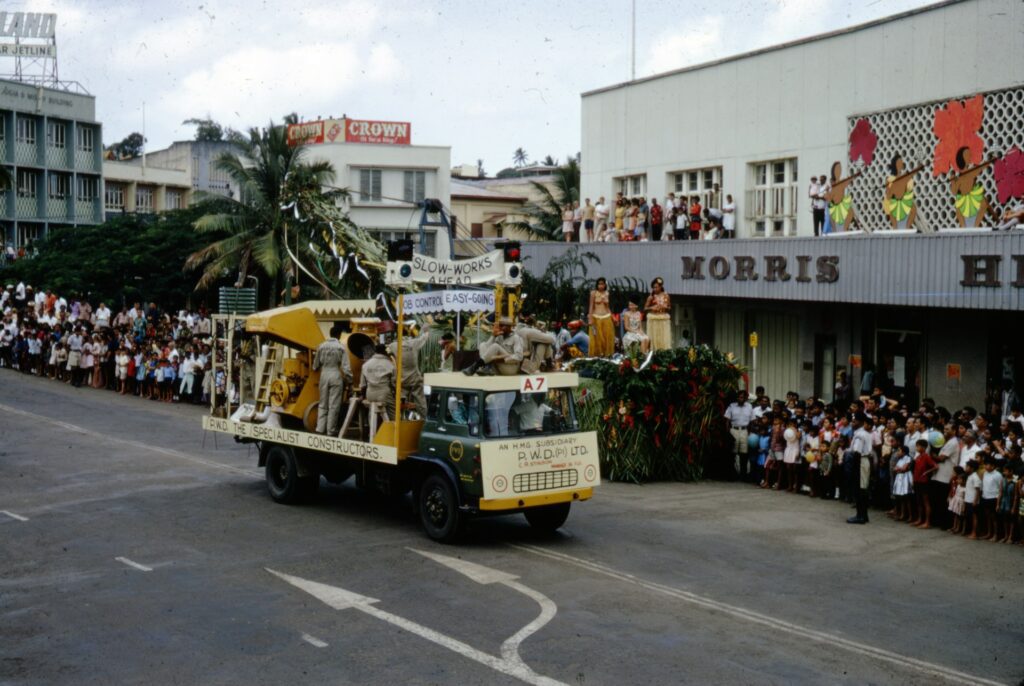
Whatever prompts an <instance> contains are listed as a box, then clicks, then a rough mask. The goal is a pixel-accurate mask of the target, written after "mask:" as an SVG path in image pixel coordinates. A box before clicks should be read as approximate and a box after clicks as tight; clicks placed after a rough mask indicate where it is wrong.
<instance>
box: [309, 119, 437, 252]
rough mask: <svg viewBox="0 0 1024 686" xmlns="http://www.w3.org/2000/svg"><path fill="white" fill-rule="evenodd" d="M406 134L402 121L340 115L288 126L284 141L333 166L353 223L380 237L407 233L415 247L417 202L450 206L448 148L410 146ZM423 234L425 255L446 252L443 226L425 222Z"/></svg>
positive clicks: (392, 237)
mask: <svg viewBox="0 0 1024 686" xmlns="http://www.w3.org/2000/svg"><path fill="white" fill-rule="evenodd" d="M403 127H404V128H403ZM411 138H412V134H411V125H410V124H408V123H405V122H376V121H366V120H357V119H348V118H345V119H328V120H323V121H316V122H304V123H301V124H295V125H292V126H289V140H292V141H296V142H300V141H301V142H303V143H304V144H305V145H306V146H307V151H306V153H305V155H306V160H307V161H315V160H324V161H327V162H329V163H330V164H331V165H332V166H333V167H334V171H335V174H336V178H335V185H336V186H337V187H339V188H345V189H347V190H348V191H349V196H350V199H349V202H348V204H347V205H346V209H347V210H348V212H349V216H350V217H351V218H352V220H353V221H354V222H355V223H356V224H357V225H358V226H359V227H361V228H363V229H366V230H367V231H370V232H371V233H373V234H375V235H376V236H377V238H379V239H380V240H382V241H388V240H395V239H399V238H405V237H408V238H411V239H413V240H414V241H415V242H416V245H417V251H419V244H420V241H419V224H420V219H421V217H422V212H423V211H422V208H421V205H420V203H422V202H423V201H424V200H427V199H437V200H440V201H441V203H442V204H443V206H444V207H445V210H446V212H447V211H448V209H449V208H450V207H451V177H450V174H449V169H450V167H451V147H449V146H439V145H412V144H411ZM432 219H437V216H436V215H435V216H433V217H432ZM424 234H425V235H424V239H425V243H426V251H425V252H426V253H427V254H429V255H432V256H435V257H439V258H444V259H447V258H448V257H449V256H450V255H451V254H452V250H453V242H452V238H453V236H452V234H451V233H450V232H449V231H448V230H447V229H445V228H444V227H439V226H427V227H425V228H424Z"/></svg>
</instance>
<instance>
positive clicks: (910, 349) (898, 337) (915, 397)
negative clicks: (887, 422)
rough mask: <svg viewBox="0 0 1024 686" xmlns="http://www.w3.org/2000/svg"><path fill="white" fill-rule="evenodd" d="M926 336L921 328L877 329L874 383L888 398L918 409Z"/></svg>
mask: <svg viewBox="0 0 1024 686" xmlns="http://www.w3.org/2000/svg"><path fill="white" fill-rule="evenodd" d="M922 342H923V339H922V337H921V333H920V332H918V331H893V330H891V329H878V330H877V331H876V332H875V369H877V370H878V371H877V372H876V375H875V385H876V386H881V387H882V392H883V393H884V394H885V395H886V397H887V398H893V399H895V400H899V401H900V402H902V403H906V405H907V407H910V408H912V409H915V410H916V409H917V407H918V405H919V404H920V401H921V391H922V388H921V369H922V368H923V365H924V353H923V350H922Z"/></svg>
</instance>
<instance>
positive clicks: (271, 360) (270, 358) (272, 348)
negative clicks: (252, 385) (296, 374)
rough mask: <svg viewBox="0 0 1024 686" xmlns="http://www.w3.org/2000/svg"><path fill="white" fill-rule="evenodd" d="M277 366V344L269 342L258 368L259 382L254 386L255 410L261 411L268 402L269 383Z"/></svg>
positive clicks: (271, 381)
mask: <svg viewBox="0 0 1024 686" xmlns="http://www.w3.org/2000/svg"><path fill="white" fill-rule="evenodd" d="M276 367H277V346H276V345H274V344H273V343H271V344H270V345H269V346H268V347H267V356H266V357H265V358H264V359H263V367H262V368H261V369H260V382H259V384H258V385H257V386H256V412H262V411H263V410H264V409H265V408H266V407H267V405H269V404H270V385H271V384H272V383H273V381H274V370H275V369H276Z"/></svg>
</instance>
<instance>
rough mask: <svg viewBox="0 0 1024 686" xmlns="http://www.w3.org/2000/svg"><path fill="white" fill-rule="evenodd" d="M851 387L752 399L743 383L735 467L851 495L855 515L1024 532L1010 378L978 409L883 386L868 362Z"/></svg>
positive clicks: (798, 487) (984, 531)
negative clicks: (827, 396) (911, 400)
mask: <svg viewBox="0 0 1024 686" xmlns="http://www.w3.org/2000/svg"><path fill="white" fill-rule="evenodd" d="M861 391H862V393H861V394H860V395H858V396H856V397H851V395H852V394H851V392H850V387H849V384H848V383H847V381H846V379H845V378H844V377H841V378H840V379H839V381H838V382H837V384H836V396H835V397H836V399H835V400H834V401H833V402H828V403H826V402H824V401H823V400H822V399H820V398H807V399H801V398H800V397H799V396H798V395H797V394H796V393H792V392H791V393H787V394H786V398H785V400H772V399H771V398H770V397H769V396H768V395H766V394H765V392H764V389H763V388H760V387H759V388H757V389H756V394H755V395H756V397H755V399H754V401H753V402H750V401H749V400H748V397H747V394H746V392H745V391H741V392H740V393H739V394H738V395H737V397H736V398H735V401H734V402H732V403H731V404H730V405H729V406H728V409H727V410H726V412H725V420H726V421H727V422H728V424H729V426H730V430H731V433H732V437H733V440H734V451H735V469H736V472H737V474H738V476H739V478H740V479H742V480H744V481H749V482H750V483H752V484H754V485H756V486H760V487H761V488H764V489H772V490H776V491H780V492H783V493H789V494H800V495H805V496H809V497H812V498H822V499H825V500H836V501H838V502H840V503H845V504H849V505H852V506H853V507H855V508H856V510H855V513H853V515H852V516H851V517H850V518H849V519H848V520H847V521H848V522H849V523H851V524H866V523H868V521H869V517H870V515H869V511H870V510H872V509H873V510H875V511H876V512H884V513H885V514H886V515H888V516H889V517H891V518H893V519H894V520H896V521H899V522H905V523H906V524H908V525H909V526H913V527H916V528H918V529H939V530H944V531H948V532H949V533H951V534H956V535H962V536H966V537H967V538H970V539H985V540H989V541H998V542H1002V543H1008V544H1009V543H1020V544H1024V462H1022V460H1021V449H1022V447H1024V415H1022V414H1021V401H1020V398H1019V396H1018V395H1017V393H1016V391H1015V390H1014V388H1013V385H1012V383H1010V382H1009V381H1006V382H1004V384H1003V386H1002V388H1001V390H1000V391H999V392H998V393H995V394H993V395H992V397H991V398H990V401H991V403H990V404H989V405H988V406H987V407H986V408H985V409H984V410H983V411H978V410H976V409H975V408H973V407H964V408H962V409H960V410H959V411H950V410H948V409H947V408H945V407H942V406H938V405H936V403H935V402H934V401H932V400H930V399H928V398H925V399H924V400H922V401H921V403H920V404H919V405H915V406H910V405H908V404H907V403H905V402H901V401H900V400H898V399H894V398H891V397H888V396H887V395H886V394H885V391H883V389H882V388H880V387H879V386H878V385H877V384H875V383H874V376H873V374H872V373H871V372H870V371H869V372H868V373H866V374H865V376H864V383H863V384H862V386H861Z"/></svg>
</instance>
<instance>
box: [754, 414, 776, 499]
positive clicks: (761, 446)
mask: <svg viewBox="0 0 1024 686" xmlns="http://www.w3.org/2000/svg"><path fill="white" fill-rule="evenodd" d="M757 422H758V423H757V426H758V430H757V432H758V436H757V472H756V474H755V479H754V483H762V482H763V479H764V475H765V465H766V464H767V463H768V459H769V457H770V456H771V452H772V430H771V425H770V424H769V423H768V420H767V419H765V418H762V419H760V420H757ZM756 477H760V478H759V479H758V478H756Z"/></svg>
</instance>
